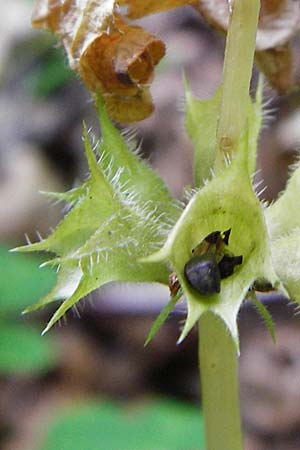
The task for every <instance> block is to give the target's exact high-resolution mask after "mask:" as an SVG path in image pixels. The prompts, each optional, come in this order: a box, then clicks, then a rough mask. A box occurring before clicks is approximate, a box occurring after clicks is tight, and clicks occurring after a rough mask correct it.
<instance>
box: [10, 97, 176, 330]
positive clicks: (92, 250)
mask: <svg viewBox="0 0 300 450" xmlns="http://www.w3.org/2000/svg"><path fill="white" fill-rule="evenodd" d="M99 111H100V112H99V114H100V118H101V124H102V134H103V140H102V143H101V144H100V146H99V148H98V150H99V152H100V158H99V161H97V159H96V156H95V153H94V152H93V150H92V147H91V144H90V141H89V136H88V133H87V130H86V129H85V130H84V143H85V151H86V156H87V160H88V165H89V170H90V178H89V179H88V180H87V181H85V182H84V184H83V186H81V187H80V188H77V189H75V190H73V191H71V192H70V193H67V194H66V196H64V195H62V194H59V196H58V198H59V199H60V200H61V199H62V198H64V199H65V200H66V201H69V202H71V205H72V209H71V210H70V211H69V213H68V214H67V215H66V217H65V218H64V220H63V221H62V222H61V223H60V224H59V225H58V226H57V228H56V229H55V231H54V232H53V233H52V234H51V235H50V236H49V237H48V238H47V239H45V240H43V241H41V242H38V243H35V244H32V245H29V246H26V247H21V248H19V249H17V250H22V251H27V252H28V251H36V250H38V251H40V250H42V251H47V252H51V253H54V254H56V257H55V258H54V259H53V260H51V261H49V264H55V265H57V266H58V281H57V284H56V286H55V287H54V289H53V290H52V291H51V292H50V293H49V294H48V295H47V296H46V297H44V298H42V299H41V300H40V301H39V302H38V303H37V304H36V305H34V306H33V307H31V308H28V309H27V310H26V311H29V310H33V309H36V308H39V307H41V306H44V305H46V304H47V303H49V302H52V301H54V300H57V299H65V301H64V302H63V303H62V305H61V306H60V308H59V309H58V310H57V311H56V312H55V314H54V316H53V317H52V319H51V320H50V322H49V323H48V325H47V327H46V330H45V331H47V330H48V329H49V328H50V327H51V326H52V325H53V324H54V323H55V322H56V321H57V320H59V319H60V318H61V317H62V316H63V315H64V314H65V312H66V311H67V310H68V309H69V308H70V307H71V306H73V305H74V304H75V303H76V302H78V301H79V300H80V299H81V298H82V297H83V296H85V295H87V294H88V293H89V292H91V291H92V290H94V289H96V288H98V287H101V286H103V285H104V284H106V283H108V282H111V281H138V282H140V281H156V282H160V283H164V284H168V268H167V265H166V264H165V263H142V262H140V261H139V260H140V259H141V258H142V257H145V256H147V255H149V254H150V253H152V252H153V251H154V250H155V249H158V248H159V246H161V245H162V243H163V242H164V240H165V238H166V236H167V233H168V231H169V230H170V227H171V225H172V224H174V223H175V221H176V218H177V217H178V216H179V214H180V209H179V207H178V205H177V204H176V202H175V201H174V200H173V199H172V197H171V195H170V194H169V192H168V191H167V189H166V187H165V185H164V183H163V181H162V180H161V179H160V178H159V177H158V176H157V175H156V174H155V173H154V172H153V171H152V170H151V169H150V168H149V167H148V166H147V165H146V164H145V163H144V162H143V161H142V160H141V159H140V158H139V156H138V155H136V154H134V153H133V152H132V151H131V150H130V149H128V148H127V146H126V144H125V142H124V139H123V137H122V136H121V135H120V133H119V131H118V130H117V129H116V128H115V127H114V126H113V125H112V124H111V123H110V121H109V119H108V117H107V115H106V113H105V110H104V106H103V104H102V102H101V100H100V101H99Z"/></svg>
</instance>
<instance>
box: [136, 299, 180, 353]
mask: <svg viewBox="0 0 300 450" xmlns="http://www.w3.org/2000/svg"><path fill="white" fill-rule="evenodd" d="M181 295H182V293H181V291H179V292H177V294H176V295H175V296H174V297H171V299H170V301H169V302H168V303H167V304H166V306H165V307H164V308H163V309H162V310H161V312H160V314H159V315H158V316H157V318H156V319H155V321H154V323H153V325H152V327H151V330H150V331H149V334H148V336H147V339H146V341H145V345H144V346H145V347H146V346H147V345H148V344H149V343H150V342H151V341H152V339H153V338H154V336H155V335H156V334H157V332H158V331H159V330H160V328H161V327H162V326H163V324H164V323H165V321H166V320H167V318H168V316H169V314H170V313H171V312H172V311H173V309H174V307H175V305H176V303H177V302H178V300H179V299H180V297H181Z"/></svg>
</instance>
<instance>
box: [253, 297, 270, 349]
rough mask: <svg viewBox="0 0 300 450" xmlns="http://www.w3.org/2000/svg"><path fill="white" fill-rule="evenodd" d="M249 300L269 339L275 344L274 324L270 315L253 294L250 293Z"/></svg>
mask: <svg viewBox="0 0 300 450" xmlns="http://www.w3.org/2000/svg"><path fill="white" fill-rule="evenodd" d="M250 298H251V300H252V302H253V304H254V306H255V308H256V309H257V311H258V313H259V315H260V316H261V317H262V319H263V321H264V323H265V325H266V327H267V329H268V331H269V333H270V335H271V338H272V340H273V342H274V344H275V343H276V336H275V327H274V322H273V319H272V316H271V314H270V313H269V311H268V310H267V308H266V307H265V305H264V304H263V303H262V302H261V301H260V300H259V299H258V298H257V297H256V295H255V293H254V292H252V293H251V296H250Z"/></svg>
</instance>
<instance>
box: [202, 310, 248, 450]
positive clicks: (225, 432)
mask: <svg viewBox="0 0 300 450" xmlns="http://www.w3.org/2000/svg"><path fill="white" fill-rule="evenodd" d="M199 369H200V370H201V387H202V405H203V411H204V420H205V436H206V450H221V449H222V450H242V448H243V445H242V432H241V424H240V410H239V386H238V364H237V353H236V346H235V344H234V342H233V340H232V338H231V336H230V334H229V333H228V331H227V330H226V328H225V325H224V323H223V321H222V320H221V319H220V318H218V317H216V316H215V315H213V314H212V313H206V314H204V315H203V316H202V317H201V318H200V321H199Z"/></svg>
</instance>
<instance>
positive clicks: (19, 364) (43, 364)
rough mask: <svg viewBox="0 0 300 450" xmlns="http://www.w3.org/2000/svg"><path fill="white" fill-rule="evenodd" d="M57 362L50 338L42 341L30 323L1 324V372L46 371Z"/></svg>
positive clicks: (9, 322) (7, 322) (35, 328)
mask: <svg viewBox="0 0 300 450" xmlns="http://www.w3.org/2000/svg"><path fill="white" fill-rule="evenodd" d="M55 360H56V351H55V346H54V344H53V342H52V341H51V340H50V338H45V339H41V336H40V333H39V330H38V329H37V327H32V326H30V325H29V324H28V323H27V324H25V323H23V324H21V323H12V322H11V321H6V322H4V321H2V322H1V323H0V372H1V373H5V374H9V373H22V374H24V373H28V372H30V373H31V372H36V371H38V372H40V371H45V370H47V369H49V368H51V367H53V364H54V363H55Z"/></svg>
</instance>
